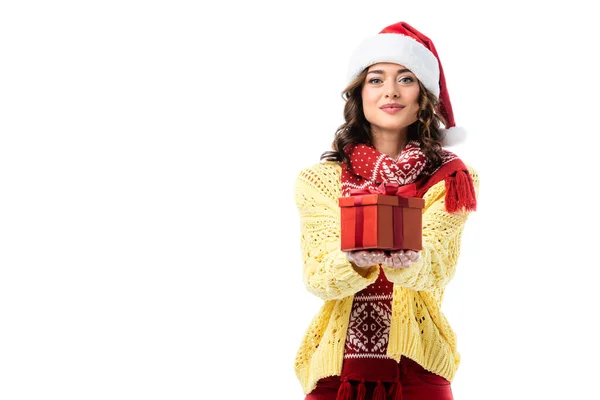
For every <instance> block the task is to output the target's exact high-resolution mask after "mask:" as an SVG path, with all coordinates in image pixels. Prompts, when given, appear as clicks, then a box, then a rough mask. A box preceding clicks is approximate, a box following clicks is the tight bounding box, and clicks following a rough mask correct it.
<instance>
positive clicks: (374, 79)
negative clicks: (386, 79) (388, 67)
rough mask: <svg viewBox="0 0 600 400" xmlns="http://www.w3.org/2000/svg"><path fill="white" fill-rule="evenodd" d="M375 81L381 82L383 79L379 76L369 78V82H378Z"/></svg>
mask: <svg viewBox="0 0 600 400" xmlns="http://www.w3.org/2000/svg"><path fill="white" fill-rule="evenodd" d="M374 81H379V82H381V79H379V78H371V79H369V83H376V82H374Z"/></svg>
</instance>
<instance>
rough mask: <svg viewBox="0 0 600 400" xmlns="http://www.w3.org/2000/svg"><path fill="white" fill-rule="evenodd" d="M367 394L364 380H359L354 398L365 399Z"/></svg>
mask: <svg viewBox="0 0 600 400" xmlns="http://www.w3.org/2000/svg"><path fill="white" fill-rule="evenodd" d="M366 395H367V387H366V386H365V380H364V379H363V380H361V381H360V383H359V384H358V389H357V392H356V400H365V397H366Z"/></svg>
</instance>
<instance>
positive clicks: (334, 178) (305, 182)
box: [295, 161, 342, 198]
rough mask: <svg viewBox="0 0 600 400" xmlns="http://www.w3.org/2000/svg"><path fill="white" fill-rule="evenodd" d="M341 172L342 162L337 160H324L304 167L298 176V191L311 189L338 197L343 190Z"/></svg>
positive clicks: (296, 182)
mask: <svg viewBox="0 0 600 400" xmlns="http://www.w3.org/2000/svg"><path fill="white" fill-rule="evenodd" d="M341 172H342V167H341V164H340V163H339V162H335V161H322V162H318V163H315V164H312V165H310V166H307V167H305V168H302V169H301V170H300V172H298V174H297V176H296V181H295V188H296V191H300V190H301V191H308V190H311V191H315V192H320V193H322V194H325V195H327V196H328V197H331V198H337V197H339V196H340V191H341V186H340V177H341Z"/></svg>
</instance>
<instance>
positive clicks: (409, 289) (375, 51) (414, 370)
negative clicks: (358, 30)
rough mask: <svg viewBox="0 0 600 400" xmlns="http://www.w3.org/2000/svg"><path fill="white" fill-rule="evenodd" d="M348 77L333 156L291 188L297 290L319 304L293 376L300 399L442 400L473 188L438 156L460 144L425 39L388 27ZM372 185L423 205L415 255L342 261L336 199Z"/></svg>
mask: <svg viewBox="0 0 600 400" xmlns="http://www.w3.org/2000/svg"><path fill="white" fill-rule="evenodd" d="M348 78H349V79H348V81H349V84H348V86H347V88H346V89H345V90H344V92H343V98H344V100H345V101H346V104H345V109H344V118H345V121H346V122H345V123H344V124H342V125H341V126H340V128H339V129H338V131H337V132H336V136H335V139H334V141H333V146H332V149H333V151H328V152H325V153H324V154H323V155H322V156H321V162H319V163H316V164H315V165H312V166H311V167H308V168H305V169H303V170H302V171H301V172H300V174H299V175H298V177H297V180H296V182H295V199H296V205H297V207H298V210H299V214H300V225H301V232H302V234H301V243H302V258H303V265H304V274H303V276H304V282H305V284H306V287H307V289H308V290H309V291H310V292H311V293H313V294H315V295H317V296H319V297H320V298H322V299H323V300H325V303H324V305H323V307H322V308H321V310H320V311H319V313H318V314H317V315H316V316H315V318H314V319H313V321H312V323H311V324H310V326H309V328H308V331H307V333H306V336H305V337H304V339H303V341H302V343H301V346H300V349H299V351H298V354H297V357H296V364H295V371H296V375H297V376H298V378H299V380H300V383H301V385H302V388H303V390H304V393H305V394H306V395H307V396H306V399H313V400H315V399H322V400H329V399H331V400H334V399H338V400H349V399H358V400H362V399H375V400H379V399H381V400H383V399H387V398H390V399H401V398H402V399H404V400H411V399H427V400H437V399H452V391H451V388H450V382H451V381H452V379H453V378H454V375H455V373H456V371H457V369H458V365H459V362H460V355H459V353H458V352H457V350H456V341H455V336H454V332H453V331H452V329H451V327H450V325H449V324H448V321H447V320H446V318H445V317H444V314H443V313H442V312H441V306H442V299H443V296H444V288H445V287H446V285H447V284H448V282H449V281H450V280H451V279H452V277H453V275H454V273H455V267H456V264H457V261H458V256H459V251H460V241H461V235H462V230H463V227H464V224H465V221H466V220H467V218H468V215H469V214H470V212H472V211H474V210H475V209H476V194H477V192H478V188H479V179H478V177H477V174H476V172H475V170H474V169H473V168H472V167H470V166H467V165H465V164H464V163H463V162H462V161H461V160H460V159H459V158H458V157H457V156H456V155H455V154H453V153H452V152H450V151H448V150H446V149H444V148H443V147H442V146H443V145H446V146H447V145H449V144H451V143H452V142H453V141H454V142H456V141H458V140H460V138H458V136H457V133H456V132H455V130H456V129H448V128H451V127H453V126H454V117H453V113H452V107H451V104H450V98H449V95H448V91H447V88H446V82H445V78H444V74H443V70H442V67H441V63H440V61H439V58H438V56H437V52H436V50H435V48H434V46H433V44H432V42H431V40H429V38H427V37H426V36H424V35H423V34H421V33H420V32H418V31H417V30H416V29H415V28H413V27H411V26H410V25H408V24H406V23H404V22H399V23H396V24H393V25H390V26H388V27H387V28H385V29H383V30H382V31H381V32H380V33H379V34H378V35H376V36H374V37H371V38H368V39H367V40H365V41H364V42H363V43H362V44H361V45H360V46H359V47H358V49H357V50H356V52H355V53H354V55H353V56H352V58H351V61H350V66H349V77H348ZM440 122H441V123H443V124H444V125H445V127H446V129H440ZM381 182H395V183H398V184H399V185H402V186H408V188H407V189H411V190H412V191H413V193H415V195H414V197H422V198H423V199H424V200H425V207H424V209H423V246H422V250H421V251H419V252H414V251H406V252H403V251H394V252H382V251H375V250H373V251H350V252H344V251H341V250H340V248H341V246H340V209H339V206H338V198H339V197H342V196H348V195H350V190H351V189H364V188H372V189H375V188H376V187H377V186H378V185H379V184H380V183H381Z"/></svg>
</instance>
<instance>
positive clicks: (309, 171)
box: [294, 163, 379, 300]
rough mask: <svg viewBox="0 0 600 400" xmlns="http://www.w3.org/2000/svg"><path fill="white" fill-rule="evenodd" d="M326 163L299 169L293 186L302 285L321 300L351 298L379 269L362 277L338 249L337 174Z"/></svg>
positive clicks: (372, 280)
mask: <svg viewBox="0 0 600 400" xmlns="http://www.w3.org/2000/svg"><path fill="white" fill-rule="evenodd" d="M329 164H330V165H328V164H327V163H323V164H320V165H315V166H313V167H309V168H306V169H304V170H302V171H301V172H300V174H299V175H298V176H297V178H296V182H295V185H294V197H295V201H296V206H297V208H298V212H299V215H300V232H301V235H300V244H301V246H300V247H301V253H302V262H303V279H304V284H305V286H306V288H307V289H308V291H309V292H311V293H312V294H314V295H316V296H318V297H320V298H322V299H323V300H333V299H341V298H344V297H347V296H350V295H354V294H355V293H357V292H359V291H361V290H362V289H364V288H366V287H367V286H369V285H370V284H371V283H373V282H375V281H376V280H377V276H378V275H379V268H378V267H377V266H374V267H372V268H371V269H369V270H368V272H367V274H366V276H364V277H363V276H362V275H361V274H359V273H358V272H356V270H355V269H354V268H353V267H352V265H351V264H350V262H349V261H348V259H347V257H346V254H345V253H344V252H343V251H342V250H341V240H340V208H339V203H338V198H339V196H340V188H339V186H340V183H339V173H336V171H335V167H336V165H335V164H332V163H329ZM338 168H339V167H338Z"/></svg>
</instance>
